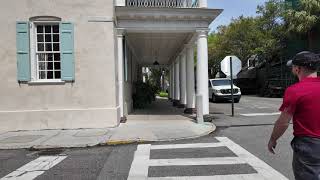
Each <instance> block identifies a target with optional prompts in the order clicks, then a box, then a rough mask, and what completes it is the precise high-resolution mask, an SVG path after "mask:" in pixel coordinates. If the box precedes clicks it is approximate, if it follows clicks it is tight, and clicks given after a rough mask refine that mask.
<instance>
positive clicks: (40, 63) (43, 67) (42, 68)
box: [39, 62, 46, 70]
mask: <svg viewBox="0 0 320 180" xmlns="http://www.w3.org/2000/svg"><path fill="white" fill-rule="evenodd" d="M45 65H46V63H45V62H39V70H45V69H46V66H45Z"/></svg>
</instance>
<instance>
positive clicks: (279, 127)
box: [268, 112, 292, 154]
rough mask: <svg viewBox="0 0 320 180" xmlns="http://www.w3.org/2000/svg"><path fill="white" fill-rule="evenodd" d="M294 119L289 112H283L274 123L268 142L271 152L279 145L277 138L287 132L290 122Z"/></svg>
mask: <svg viewBox="0 0 320 180" xmlns="http://www.w3.org/2000/svg"><path fill="white" fill-rule="evenodd" d="M291 119H292V115H291V114H289V113H287V112H282V113H281V115H280V117H279V118H278V120H277V121H276V123H275V124H274V127H273V131H272V134H271V137H270V140H269V143H268V149H269V151H270V152H271V153H273V154H275V153H274V148H275V147H276V145H277V140H278V139H279V138H280V137H281V136H282V135H283V134H284V132H286V130H287V129H288V127H289V123H290V121H291Z"/></svg>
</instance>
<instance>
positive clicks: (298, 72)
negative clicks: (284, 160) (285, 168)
mask: <svg viewBox="0 0 320 180" xmlns="http://www.w3.org/2000/svg"><path fill="white" fill-rule="evenodd" d="M319 61H320V60H319V56H318V55H316V54H314V53H311V52H308V51H304V52H301V53H298V54H297V55H296V56H295V57H294V58H293V60H291V61H288V64H287V65H288V66H292V73H293V74H294V75H295V76H297V77H298V78H299V82H298V83H296V84H294V85H292V86H290V87H288V88H287V90H286V92H285V95H284V98H283V104H282V106H281V107H280V109H279V110H280V111H281V115H280V117H279V118H278V120H277V121H276V123H275V125H274V128H273V132H272V134H271V137H270V140H269V143H268V149H269V151H270V152H271V153H273V154H274V153H275V152H274V149H275V147H276V145H277V140H278V139H279V138H280V137H281V136H282V135H283V134H284V132H285V131H286V130H287V128H288V126H289V123H290V121H291V119H292V120H293V135H294V139H293V140H292V142H291V146H292V149H293V161H292V167H293V172H294V176H295V179H296V180H320V78H319V77H317V71H316V70H317V66H318V65H319Z"/></svg>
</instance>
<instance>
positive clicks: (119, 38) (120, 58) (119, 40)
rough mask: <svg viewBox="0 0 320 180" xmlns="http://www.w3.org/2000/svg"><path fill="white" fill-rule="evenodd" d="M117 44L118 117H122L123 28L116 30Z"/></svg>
mask: <svg viewBox="0 0 320 180" xmlns="http://www.w3.org/2000/svg"><path fill="white" fill-rule="evenodd" d="M117 44H118V86H119V88H118V89H119V92H118V99H119V107H120V117H123V73H124V70H123V58H124V57H123V30H118V35H117Z"/></svg>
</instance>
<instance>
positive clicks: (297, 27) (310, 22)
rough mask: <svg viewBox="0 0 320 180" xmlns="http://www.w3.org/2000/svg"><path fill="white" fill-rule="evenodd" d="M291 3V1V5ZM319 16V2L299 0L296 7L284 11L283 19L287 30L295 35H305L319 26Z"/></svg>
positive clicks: (317, 0) (315, 0)
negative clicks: (295, 33)
mask: <svg viewBox="0 0 320 180" xmlns="http://www.w3.org/2000/svg"><path fill="white" fill-rule="evenodd" d="M295 1H296V0H295ZM288 2H290V1H288ZM293 2H294V1H293V0H291V3H293ZM319 15H320V1H319V0H300V1H298V4H297V5H296V6H293V7H292V6H291V8H288V9H287V10H286V13H285V19H286V22H287V27H288V30H289V31H292V32H297V33H307V32H309V31H310V30H311V29H312V28H314V27H315V26H316V25H317V24H319V22H320V18H319Z"/></svg>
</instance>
